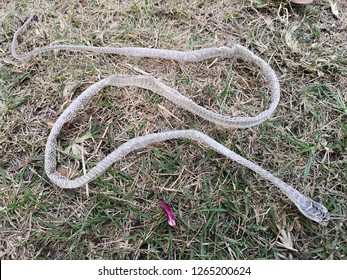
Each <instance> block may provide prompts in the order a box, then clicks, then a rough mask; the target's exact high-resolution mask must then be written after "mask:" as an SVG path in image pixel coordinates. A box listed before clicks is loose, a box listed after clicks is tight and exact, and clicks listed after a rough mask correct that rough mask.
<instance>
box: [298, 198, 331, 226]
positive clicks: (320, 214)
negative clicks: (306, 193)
mask: <svg viewBox="0 0 347 280" xmlns="http://www.w3.org/2000/svg"><path fill="white" fill-rule="evenodd" d="M298 208H299V210H300V211H301V212H302V213H303V214H304V215H305V216H306V217H308V218H310V219H311V220H313V221H315V222H317V223H319V224H321V225H323V226H326V225H327V224H328V221H329V219H330V215H329V212H328V209H326V208H325V206H323V205H322V204H320V203H318V202H315V201H313V200H310V203H309V205H308V206H307V207H305V209H304V208H302V206H298Z"/></svg>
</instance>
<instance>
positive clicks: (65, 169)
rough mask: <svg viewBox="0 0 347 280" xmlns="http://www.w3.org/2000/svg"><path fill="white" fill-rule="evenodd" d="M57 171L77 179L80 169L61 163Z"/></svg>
mask: <svg viewBox="0 0 347 280" xmlns="http://www.w3.org/2000/svg"><path fill="white" fill-rule="evenodd" d="M57 172H58V173H59V174H60V175H62V176H65V177H67V178H69V179H75V178H77V177H78V171H77V170H76V169H73V168H71V167H67V166H62V165H59V166H58V167H57Z"/></svg>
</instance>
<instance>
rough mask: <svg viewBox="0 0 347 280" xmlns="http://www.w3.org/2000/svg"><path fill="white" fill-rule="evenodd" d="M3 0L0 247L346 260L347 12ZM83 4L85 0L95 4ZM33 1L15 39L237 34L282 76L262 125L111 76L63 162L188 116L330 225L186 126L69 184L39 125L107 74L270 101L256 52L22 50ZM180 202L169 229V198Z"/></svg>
mask: <svg viewBox="0 0 347 280" xmlns="http://www.w3.org/2000/svg"><path fill="white" fill-rule="evenodd" d="M40 2H41V4H40V5H38V4H37V3H36V1H29V0H16V1H5V2H4V1H3V2H2V4H0V7H1V8H2V9H1V12H0V15H1V17H0V18H1V23H0V24H1V28H0V35H1V36H0V50H1V52H0V58H1V63H2V64H1V68H0V79H1V82H0V116H1V118H0V152H1V158H0V198H1V199H0V226H1V228H0V258H1V259H346V255H347V249H346V248H347V232H346V228H347V227H346V208H347V195H346V193H347V188H346V185H347V175H346V174H347V157H346V149H347V124H346V123H347V109H346V106H347V105H346V103H347V99H346V98H347V97H346V94H345V91H346V84H347V77H346V42H347V35H346V28H345V26H346V20H345V19H343V16H342V15H343V14H346V13H347V6H346V4H345V3H344V1H339V2H338V5H337V7H338V9H339V11H340V15H341V16H340V17H339V18H337V17H336V16H334V15H333V13H332V12H331V9H330V4H329V1H315V3H314V4H312V5H308V6H295V5H290V4H289V3H287V1H265V0H262V1H241V2H240V1H230V3H227V2H228V1H224V2H222V1H204V0H201V1H106V0H100V1H92V0H89V1H77V0H76V1H70V2H69V4H64V3H62V2H61V1H40ZM86 3H87V4H86ZM33 8H35V9H36V13H37V15H38V16H39V21H38V22H37V23H35V24H34V26H32V27H31V28H30V29H29V30H28V31H27V32H26V33H25V34H24V35H23V36H21V42H20V49H21V50H22V51H26V50H30V49H32V48H34V47H39V46H44V45H49V44H58V43H59V44H63V43H72V44H88V45H95V46H106V45H111V46H139V47H152V48H167V49H180V50H192V49H200V48H203V47H212V46H223V45H233V44H234V43H239V44H241V45H244V46H246V47H248V48H249V49H251V50H252V51H253V52H255V53H256V54H258V55H260V56H261V57H262V58H263V59H265V60H267V61H268V62H269V63H270V65H271V66H272V67H273V68H274V69H275V71H276V73H277V75H278V77H279V79H280V83H281V87H282V96H281V101H280V105H279V107H278V109H277V111H276V113H275V114H274V116H273V117H272V118H271V119H270V120H269V121H267V122H265V123H263V124H262V125H260V126H258V127H254V128H251V129H245V130H230V129H224V128H221V127H217V126H214V125H212V124H209V123H207V122H205V121H203V120H201V119H200V118H198V117H196V116H193V115H191V114H190V113H187V112H185V111H183V110H181V109H179V108H176V107H174V106H173V105H172V104H171V103H170V102H168V101H166V100H164V99H163V98H161V97H159V96H157V95H155V94H153V93H151V92H149V91H145V90H140V89H135V88H123V89H116V88H106V89H104V90H103V91H102V92H101V93H100V94H99V95H98V96H96V97H95V98H94V99H93V101H92V102H91V103H90V104H89V105H88V106H87V107H86V108H85V109H84V110H83V112H81V113H80V114H79V115H78V116H77V117H76V118H74V119H73V120H72V121H71V122H69V123H68V124H67V125H66V126H65V127H64V128H63V131H62V133H61V135H60V139H59V151H60V152H59V156H58V159H59V166H58V170H59V172H61V173H63V174H66V175H68V176H70V177H74V176H78V174H83V166H82V153H83V158H84V162H85V166H86V168H87V169H89V168H91V167H92V166H94V164H95V163H96V162H98V161H99V160H100V159H101V158H103V157H104V156H106V155H107V154H108V153H110V152H111V151H113V150H114V149H115V148H117V147H118V146H119V144H120V143H124V142H125V141H127V140H128V139H131V138H133V137H136V136H139V135H145V134H149V133H153V132H157V131H167V130H172V129H188V128H194V129H197V130H201V131H203V132H205V133H206V134H208V135H210V136H211V137H213V138H214V139H216V140H217V141H219V142H220V143H222V144H224V145H226V146H227V147H229V148H231V149H232V150H234V151H235V152H237V153H239V154H241V155H242V156H244V157H246V158H249V159H251V160H252V161H254V162H257V163H259V164H260V165H262V166H263V167H264V168H265V169H267V170H269V171H271V172H272V173H274V174H275V175H276V176H279V177H280V178H282V179H283V180H284V181H286V182H287V183H289V184H291V185H293V186H295V188H297V189H299V190H300V191H302V192H303V193H305V194H307V195H309V196H310V197H312V198H314V199H315V200H317V201H320V202H322V203H323V204H324V205H326V206H327V207H328V209H329V212H330V213H331V214H332V220H331V221H330V222H329V224H328V226H327V227H322V226H319V225H317V224H316V223H314V222H312V221H310V220H308V219H306V218H305V217H303V216H302V215H301V214H300V212H299V211H298V210H297V209H296V207H295V206H294V205H293V204H292V203H291V202H290V201H289V200H288V199H286V198H285V197H284V196H283V195H282V194H281V193H280V192H279V191H278V190H277V189H276V188H275V187H274V186H272V185H271V184H270V183H269V182H267V181H264V180H263V179H262V178H260V177H258V176H256V175H255V174H254V173H252V172H251V171H249V170H247V169H246V168H244V167H242V166H239V165H237V164H236V163H234V162H232V161H229V160H227V159H226V158H224V157H223V156H221V155H219V154H217V153H215V152H213V151H211V150H210V149H207V148H205V147H202V146H200V145H198V144H196V143H193V142H191V141H188V140H180V141H170V142H166V143H161V144H158V145H153V146H151V147H149V148H147V149H145V150H141V151H138V152H136V153H132V154H130V155H129V156H128V157H127V158H125V159H124V160H122V161H121V162H119V163H116V164H114V166H113V167H112V168H110V169H108V170H107V171H106V172H105V174H103V175H102V176H100V177H99V178H98V179H96V180H95V181H93V182H91V183H90V184H89V195H88V193H87V192H86V189H85V188H80V189H75V190H62V189H59V188H58V187H56V186H55V185H53V184H52V183H51V182H50V181H49V179H48V178H47V177H46V175H45V173H44V169H43V157H44V147H45V142H46V137H47V135H48V133H49V130H50V128H51V126H52V124H53V123H54V121H55V120H56V119H57V117H58V116H59V115H60V114H61V113H62V111H63V109H64V108H66V106H67V105H68V104H69V103H70V102H71V100H73V99H74V98H75V97H76V96H78V94H80V93H81V92H82V91H83V90H84V89H85V88H87V87H88V86H89V85H90V84H93V83H95V82H96V81H98V80H100V79H101V78H104V77H107V76H109V75H112V74H115V73H117V74H138V73H139V71H144V72H147V73H150V74H151V75H153V76H155V77H157V78H160V79H161V80H162V81H163V82H165V83H166V84H168V85H170V86H172V87H174V88H176V89H178V90H179V91H180V92H182V93H183V94H185V95H186V96H189V97H190V98H192V99H193V100H195V101H196V102H197V103H199V104H201V105H204V106H205V107H208V108H211V109H213V110H215V111H219V112H222V113H225V114H232V115H235V116H240V115H254V114H256V113H257V112H259V111H261V110H262V109H263V108H264V107H266V106H267V105H268V102H269V98H268V91H267V87H266V83H265V81H264V79H263V77H262V76H261V75H260V74H259V71H258V69H257V68H255V67H254V66H253V65H252V64H251V63H248V62H244V61H239V60H234V59H230V60H216V61H205V62H201V63H181V62H175V61H163V60H158V59H141V58H132V57H115V56H112V55H96V54H92V53H77V52H63V51H60V52H52V53H45V54H43V55H41V56H38V57H35V58H32V59H29V60H27V61H25V62H23V63H21V62H17V61H15V60H14V59H13V58H12V56H11V54H10V51H9V50H10V44H11V41H12V36H13V33H14V32H15V30H16V29H17V28H18V27H19V26H20V24H21V21H23V20H24V19H25V17H26V16H27V15H29V13H30V11H31V10H32V9H33ZM160 198H165V200H166V201H167V202H168V203H169V204H170V206H171V208H172V209H173V211H174V213H175V216H176V219H177V227H176V228H175V229H172V228H171V227H170V226H169V225H168V224H167V220H166V217H165V215H164V213H163V211H162V209H161V206H160V202H159V199H160Z"/></svg>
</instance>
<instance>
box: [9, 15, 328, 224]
mask: <svg viewBox="0 0 347 280" xmlns="http://www.w3.org/2000/svg"><path fill="white" fill-rule="evenodd" d="M33 18H34V15H32V16H30V17H29V19H28V20H27V21H26V22H25V23H24V24H23V25H22V26H21V27H20V28H19V29H18V30H17V31H16V32H15V34H14V37H13V42H12V46H11V51H12V55H13V56H14V57H15V58H16V59H18V60H25V59H27V58H29V57H32V56H35V55H38V54H41V53H43V52H47V51H50V50H70V51H91V52H95V53H110V54H117V55H126V56H138V57H152V58H160V59H171V60H179V61H189V62H199V61H203V60H206V59H210V58H217V57H218V58H230V57H236V58H242V59H248V60H250V61H252V62H253V63H254V64H256V65H257V66H258V67H259V68H260V70H261V71H262V73H263V75H264V77H265V78H266V79H267V81H268V85H269V87H270V90H271V103H270V105H269V108H268V109H266V110H264V111H263V112H261V113H259V114H258V115H256V116H255V117H230V116H225V115H221V114H217V113H215V112H212V111H210V110H208V109H205V108H203V107H201V106H199V105H197V104H196V103H194V102H193V101H192V100H190V99H189V98H187V97H185V96H183V95H182V94H181V93H179V92H178V91H177V90H175V89H173V88H170V87H168V86H166V85H165V84H163V83H162V82H160V81H159V80H157V79H156V78H154V77H152V76H150V75H141V76H123V75H113V76H110V77H108V78H105V79H103V80H101V81H99V82H97V83H95V84H93V85H91V86H90V87H88V88H87V89H86V90H85V91H84V92H83V93H82V94H81V95H79V96H78V97H77V98H76V99H75V100H74V101H73V102H72V103H71V104H70V105H69V106H68V107H67V108H66V110H65V111H64V112H63V113H62V114H61V115H60V117H59V118H58V120H57V121H56V122H55V124H54V126H53V127H52V130H51V132H50V134H49V136H48V140H47V144H46V150H45V171H46V173H47V176H48V177H49V179H50V180H51V181H52V182H53V183H54V184H56V185H58V186H59V187H62V188H77V187H81V186H83V185H85V184H86V183H88V182H90V181H92V180H94V179H95V178H96V177H98V176H99V175H101V174H102V173H103V172H104V171H105V170H106V169H107V168H108V167H110V166H111V165H112V164H113V163H114V162H116V161H118V160H120V159H121V158H123V157H125V156H126V155H127V154H129V153H130V152H132V151H135V150H139V149H142V148H145V147H147V146H149V145H151V144H153V143H159V142H162V141H166V140H171V139H180V138H188V139H191V140H193V141H196V142H198V143H201V144H204V145H206V146H208V147H210V148H211V149H213V150H215V151H217V152H219V153H221V154H222V155H224V156H226V157H228V158H230V159H231V160H234V161H236V162H238V163H239V164H242V165H244V166H246V167H248V168H249V169H251V170H253V171H254V172H256V173H258V174H259V175H260V176H262V177H264V178H266V179H267V180H269V181H270V182H272V183H273V184H274V185H275V186H277V187H278V188H279V189H280V190H281V191H282V192H283V193H284V194H285V195H287V196H288V197H289V199H290V200H292V201H293V203H294V204H295V205H296V206H297V207H298V209H299V210H300V211H301V213H302V214H304V215H305V216H306V217H308V218H310V219H312V220H313V221H316V222H318V223H320V224H323V225H325V224H327V222H328V220H329V213H328V210H327V209H326V208H325V207H324V206H323V205H322V204H320V203H318V202H315V201H313V200H312V199H310V198H308V197H306V196H304V195H303V194H301V193H300V192H299V191H297V190H295V189H294V188H293V187H291V186H289V185H288V184H286V183H285V182H283V181H282V180H281V179H279V178H277V177H275V176H274V175H272V174H271V173H270V172H268V171H266V170H264V169H263V168H262V167H260V166H259V165H257V164H255V163H253V162H251V161H249V160H247V159H245V158H243V157H242V156H240V155H238V154H236V153H235V152H233V151H231V150H229V149H228V148H226V147H225V146H223V145H222V144H220V143H218V142H217V141H215V140H214V139H212V138H210V137H209V136H207V135H206V134H204V133H202V132H200V131H196V130H177V131H167V132H161V133H153V134H149V135H146V136H140V137H136V138H133V139H131V140H129V141H128V142H126V143H124V144H122V145H121V146H119V147H118V148H117V149H116V150H115V151H113V152H112V153H110V154H109V155H108V156H106V157H105V158H104V159H102V160H101V161H100V162H99V163H97V164H96V165H95V166H94V167H93V168H91V169H90V170H89V171H88V172H87V173H86V174H85V175H83V176H81V177H79V178H77V179H73V180H70V179H68V178H67V177H64V176H62V175H61V174H59V173H58V172H57V171H56V166H57V161H56V152H57V136H58V134H59V132H60V130H61V128H62V127H63V125H64V124H65V123H66V122H68V121H69V120H71V119H72V118H73V117H74V116H75V115H76V114H77V113H78V111H79V110H81V109H83V108H84V106H85V104H86V103H87V102H88V101H89V100H90V99H91V98H92V97H93V96H94V95H96V94H97V93H98V91H100V90H101V89H102V88H103V87H105V86H116V87H125V86H136V87H140V88H144V89H148V90H151V91H153V92H155V93H157V94H159V95H161V96H163V97H165V98H167V99H169V100H170V101H171V102H173V103H174V104H175V105H177V106H179V107H181V108H183V109H185V110H188V111H189V112H191V113H192V114H195V115H198V116H200V117H201V118H203V119H205V120H208V121H210V122H212V123H215V124H218V125H221V126H224V127H229V128H247V127H252V126H255V125H258V124H260V123H262V122H263V121H265V120H267V119H268V118H269V117H270V116H271V114H272V113H273V112H274V110H275V109H276V107H277V105H278V102H279V99H280V86H279V82H278V79H277V76H276V74H275V72H274V71H273V70H272V68H271V67H270V66H269V65H268V64H267V63H266V62H265V61H264V60H262V59H261V58H259V57H258V56H256V55H255V54H253V53H252V52H251V51H249V50H248V49H246V48H244V47H242V46H240V45H234V46H233V47H232V48H229V47H219V48H206V49H201V50H196V51H173V50H164V49H149V48H137V47H124V48H111V47H93V46H83V45H53V46H47V47H43V48H37V49H34V50H33V51H31V52H28V53H25V54H18V53H17V47H18V42H17V37H18V35H19V34H21V33H22V32H23V31H24V30H25V29H26V27H27V26H28V25H29V24H30V22H31V21H32V20H33Z"/></svg>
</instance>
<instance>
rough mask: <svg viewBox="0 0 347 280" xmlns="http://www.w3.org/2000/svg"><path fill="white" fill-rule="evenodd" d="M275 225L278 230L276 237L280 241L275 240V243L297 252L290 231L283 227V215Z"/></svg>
mask: <svg viewBox="0 0 347 280" xmlns="http://www.w3.org/2000/svg"><path fill="white" fill-rule="evenodd" d="M276 226H277V228H278V231H279V234H278V238H279V240H280V242H279V241H277V244H278V245H279V246H281V247H283V248H286V249H288V250H290V251H294V252H298V250H296V249H295V248H294V247H293V241H292V236H291V233H290V231H286V230H285V229H284V228H285V226H286V219H285V217H283V218H282V219H281V220H280V221H279V223H278V224H277V225H276Z"/></svg>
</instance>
